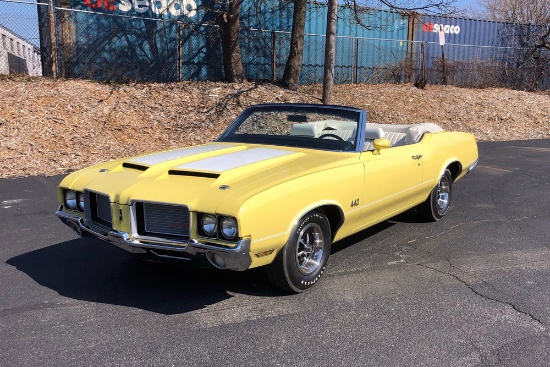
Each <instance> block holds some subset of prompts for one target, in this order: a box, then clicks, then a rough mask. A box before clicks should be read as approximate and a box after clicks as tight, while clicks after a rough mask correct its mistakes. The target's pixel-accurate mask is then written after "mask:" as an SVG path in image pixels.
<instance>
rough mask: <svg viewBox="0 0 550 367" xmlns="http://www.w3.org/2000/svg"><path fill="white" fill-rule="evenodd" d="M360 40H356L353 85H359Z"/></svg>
mask: <svg viewBox="0 0 550 367" xmlns="http://www.w3.org/2000/svg"><path fill="white" fill-rule="evenodd" d="M358 77H359V38H356V39H355V65H354V70H353V78H352V81H351V82H352V83H354V84H357V83H359V78H358Z"/></svg>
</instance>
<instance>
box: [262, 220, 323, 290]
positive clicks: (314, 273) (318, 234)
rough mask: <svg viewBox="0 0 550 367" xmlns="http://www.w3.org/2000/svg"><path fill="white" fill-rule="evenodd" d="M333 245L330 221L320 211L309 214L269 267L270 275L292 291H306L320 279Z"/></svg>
mask: <svg viewBox="0 0 550 367" xmlns="http://www.w3.org/2000/svg"><path fill="white" fill-rule="evenodd" d="M330 247H331V232H330V224H329V221H328V219H327V217H326V216H325V215H324V214H322V213H320V212H311V213H309V214H307V215H305V216H304V217H303V218H302V219H300V221H299V222H298V224H297V225H296V227H295V228H294V230H293V231H292V234H291V235H290V237H289V239H288V242H287V243H286V244H285V246H284V247H283V248H282V249H281V250H280V251H279V253H278V254H277V256H276V257H275V260H274V261H273V263H271V264H270V265H268V266H267V268H266V271H267V277H268V278H269V280H270V281H271V283H273V285H275V286H276V287H278V288H280V289H282V290H284V291H287V292H291V293H299V292H303V291H305V290H306V289H308V288H310V287H311V286H313V285H314V284H315V283H317V282H318V281H319V279H320V278H321V275H322V274H323V272H324V271H325V267H326V265H327V262H328V257H329V255H330Z"/></svg>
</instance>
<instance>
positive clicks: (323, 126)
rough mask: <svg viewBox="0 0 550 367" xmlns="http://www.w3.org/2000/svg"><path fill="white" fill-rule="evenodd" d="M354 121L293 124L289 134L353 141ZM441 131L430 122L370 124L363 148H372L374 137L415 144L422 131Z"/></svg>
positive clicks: (401, 143) (395, 142) (366, 130)
mask: <svg viewBox="0 0 550 367" xmlns="http://www.w3.org/2000/svg"><path fill="white" fill-rule="evenodd" d="M355 125H356V124H355V122H353V121H336V120H323V121H314V122H307V123H303V124H294V125H293V126H292V128H291V130H290V135H303V136H310V137H313V138H318V137H320V136H321V135H327V134H332V135H337V136H339V137H340V138H342V139H344V140H347V141H351V142H353V141H354V139H355V133H356V129H355ZM438 131H443V129H442V128H441V127H439V126H438V125H436V124H433V123H431V122H424V123H421V124H409V125H392V124H370V123H368V124H367V126H366V129H365V150H373V145H372V142H373V141H374V140H375V139H380V138H385V139H388V140H389V141H390V144H391V146H392V147H397V146H400V145H406V144H415V143H418V142H419V141H420V139H421V138H422V136H423V135H424V133H427V132H430V133H434V132H438Z"/></svg>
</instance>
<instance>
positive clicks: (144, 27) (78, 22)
mask: <svg viewBox="0 0 550 367" xmlns="http://www.w3.org/2000/svg"><path fill="white" fill-rule="evenodd" d="M3 2H4V3H5V2H9V0H0V5H2V3H3ZM152 4H153V5H152ZM58 5H59V4H58ZM28 6H35V7H37V8H38V23H39V25H40V27H39V28H40V52H41V66H42V70H43V71H44V74H45V75H53V76H55V77H64V78H87V79H94V80H118V81H121V80H139V81H151V82H174V81H181V80H194V81H205V80H209V81H220V80H223V79H224V75H223V64H222V50H221V39H220V33H219V30H218V27H217V25H216V24H215V16H216V11H217V10H218V8H217V6H219V4H218V2H214V1H211V0H203V1H202V3H199V1H194V0H161V1H152V0H72V1H71V8H70V9H69V8H63V7H60V6H56V7H55V8H54V9H53V11H52V12H50V8H49V5H48V4H40V3H39V4H38V5H28ZM292 11H293V4H292V2H289V1H283V0H279V1H272V2H265V1H263V2H256V1H245V2H243V6H242V8H241V31H240V34H239V41H240V50H241V57H242V61H243V67H244V70H245V75H246V78H247V79H249V80H279V79H280V78H281V77H282V74H283V71H284V66H285V62H286V58H287V55H288V52H289V45H290V30H291V22H292ZM326 11H327V8H326V5H325V4H321V3H316V2H310V3H308V8H307V21H306V36H305V42H304V57H303V66H302V72H301V76H300V82H301V83H303V84H311V83H321V82H322V79H323V64H324V45H325V37H324V35H323V33H324V30H325V25H326V18H327V17H326ZM338 12H339V21H338V26H337V30H338V36H337V40H336V60H335V61H336V66H335V82H336V83H388V82H389V83H400V82H414V81H415V80H418V79H419V78H421V77H422V78H424V79H425V80H426V82H427V83H431V84H443V83H446V84H452V85H457V86H467V87H491V86H496V87H511V88H516V89H537V88H539V89H549V88H550V78H549V76H548V74H547V73H548V70H547V67H546V68H545V66H544V65H541V64H540V63H537V61H536V60H537V59H536V58H533V57H532V55H531V54H530V52H531V49H530V48H529V46H530V45H529V43H528V42H527V41H526V40H528V39H529V36H530V34H531V33H536V32H537V31H538V30H539V29H538V28H537V27H534V26H520V25H516V24H508V23H499V22H491V21H484V20H473V19H464V18H454V17H436V16H422V15H416V16H413V15H406V16H405V15H401V14H398V13H396V12H391V11H384V10H368V11H365V12H364V14H359V17H358V18H359V22H360V23H362V24H364V25H368V27H365V26H363V25H361V24H358V22H357V21H356V19H355V18H356V17H355V15H356V14H354V13H353V11H352V10H351V9H350V8H347V7H340V8H339V10H338ZM51 26H53V29H54V31H53V32H51V31H50V29H51V28H50V27H51ZM442 37H443V38H442ZM443 43H444V45H442V44H443ZM26 47H28V46H26ZM27 49H28V48H27ZM34 51H36V48H34ZM1 67H2V60H1V59H0V70H1V72H2V73H6V69H5V68H1ZM13 70H15V71H16V72H24V71H23V70H22V69H21V70H19V69H13ZM11 72H12V69H9V70H8V71H7V73H11ZM29 74H30V72H29Z"/></svg>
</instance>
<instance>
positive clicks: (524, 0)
mask: <svg viewBox="0 0 550 367" xmlns="http://www.w3.org/2000/svg"><path fill="white" fill-rule="evenodd" d="M478 3H479V5H480V6H481V8H482V15H483V16H484V17H486V18H488V19H491V20H496V21H502V22H510V23H520V24H539V25H544V24H549V23H550V0H478Z"/></svg>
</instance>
